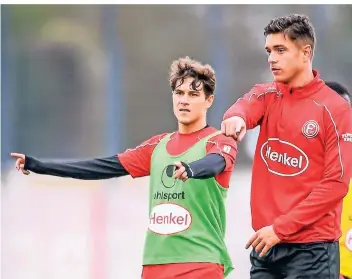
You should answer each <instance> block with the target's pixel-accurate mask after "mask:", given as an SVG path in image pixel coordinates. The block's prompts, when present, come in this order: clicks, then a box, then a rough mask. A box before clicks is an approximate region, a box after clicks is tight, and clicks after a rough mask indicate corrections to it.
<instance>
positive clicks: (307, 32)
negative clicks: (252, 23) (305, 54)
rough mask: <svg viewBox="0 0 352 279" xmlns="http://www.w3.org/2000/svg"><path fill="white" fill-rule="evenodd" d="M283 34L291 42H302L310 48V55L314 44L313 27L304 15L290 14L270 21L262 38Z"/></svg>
mask: <svg viewBox="0 0 352 279" xmlns="http://www.w3.org/2000/svg"><path fill="white" fill-rule="evenodd" d="M277 33H283V34H285V35H288V37H289V38H290V39H291V40H292V41H302V42H305V43H308V44H309V45H310V46H311V47H312V55H313V53H314V47H315V43H316V38H315V32H314V27H313V25H312V24H311V22H310V20H309V18H308V17H307V16H305V15H299V14H291V15H288V16H282V17H278V18H274V19H272V20H271V21H270V22H269V24H268V25H267V26H266V27H265V28H264V36H265V37H266V36H268V35H270V34H277Z"/></svg>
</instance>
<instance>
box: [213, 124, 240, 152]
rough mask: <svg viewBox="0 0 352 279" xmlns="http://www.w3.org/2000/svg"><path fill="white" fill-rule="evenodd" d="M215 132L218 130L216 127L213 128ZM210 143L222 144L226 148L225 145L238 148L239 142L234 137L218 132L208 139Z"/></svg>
mask: <svg viewBox="0 0 352 279" xmlns="http://www.w3.org/2000/svg"><path fill="white" fill-rule="evenodd" d="M212 128H213V127H212ZM213 129H214V130H213V133H214V132H217V131H218V130H217V129H216V128H213ZM208 144H213V145H220V144H221V146H222V147H224V148H226V147H225V146H224V145H228V146H229V147H231V148H235V149H236V150H237V143H236V141H235V140H234V139H233V138H232V137H227V136H225V135H224V134H222V133H220V134H216V135H214V136H213V137H211V138H209V139H208Z"/></svg>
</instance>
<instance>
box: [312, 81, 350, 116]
mask: <svg viewBox="0 0 352 279" xmlns="http://www.w3.org/2000/svg"><path fill="white" fill-rule="evenodd" d="M317 93H318V94H317V95H316V98H314V99H313V102H314V103H315V105H317V106H321V107H322V108H324V109H325V110H327V112H328V113H329V114H331V115H337V114H339V113H340V112H342V111H346V110H349V109H350V106H349V104H348V103H347V102H346V100H345V99H344V98H343V97H341V96H340V95H339V94H338V93H336V92H335V91H334V90H332V89H331V88H330V87H328V86H327V85H324V86H322V87H321V88H320V89H319V92H317Z"/></svg>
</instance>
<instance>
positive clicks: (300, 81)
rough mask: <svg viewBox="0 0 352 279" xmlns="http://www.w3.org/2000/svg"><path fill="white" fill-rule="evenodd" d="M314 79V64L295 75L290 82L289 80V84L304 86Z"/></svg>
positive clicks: (294, 86)
mask: <svg viewBox="0 0 352 279" xmlns="http://www.w3.org/2000/svg"><path fill="white" fill-rule="evenodd" d="M313 79H314V74H313V68H312V66H309V67H307V68H306V69H305V70H304V71H302V72H301V73H299V74H298V75H297V76H296V77H294V78H293V79H292V80H291V81H290V82H288V86H289V87H290V88H299V87H303V86H306V85H307V84H309V83H310V82H311V81H312V80H313Z"/></svg>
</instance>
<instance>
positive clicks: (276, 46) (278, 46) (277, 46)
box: [265, 45, 286, 50]
mask: <svg viewBox="0 0 352 279" xmlns="http://www.w3.org/2000/svg"><path fill="white" fill-rule="evenodd" d="M280 47H283V48H286V47H285V46H284V45H274V46H273V49H276V48H280ZM265 49H266V50H269V48H268V47H267V46H266V47H265Z"/></svg>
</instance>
